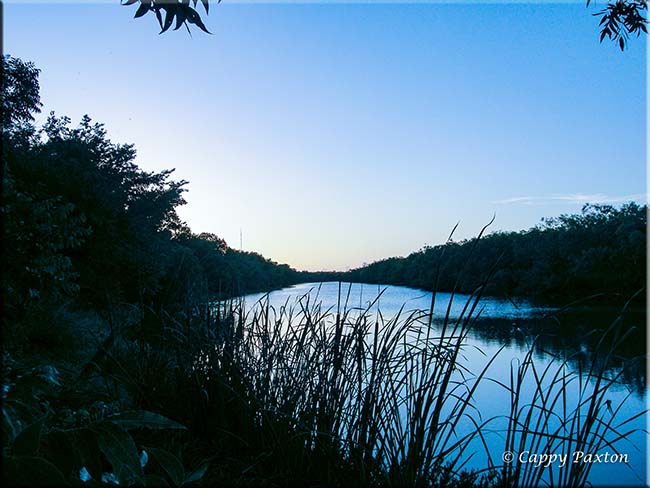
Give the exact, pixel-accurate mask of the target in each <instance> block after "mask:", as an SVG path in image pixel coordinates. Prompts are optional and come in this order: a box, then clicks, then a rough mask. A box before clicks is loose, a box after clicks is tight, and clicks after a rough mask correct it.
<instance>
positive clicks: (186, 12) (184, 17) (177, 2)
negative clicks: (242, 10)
mask: <svg viewBox="0 0 650 488" xmlns="http://www.w3.org/2000/svg"><path fill="white" fill-rule="evenodd" d="M200 1H201V4H202V5H203V9H204V10H205V13H206V14H208V13H209V11H210V3H209V0H200ZM220 2H221V0H217V3H220ZM136 3H139V5H138V8H137V10H136V11H135V16H134V17H135V18H136V19H137V18H139V17H142V16H144V15H146V14H148V13H149V12H153V14H154V15H155V16H156V20H157V21H158V24H159V25H160V29H161V30H160V34H162V33H163V32H166V31H167V30H169V29H170V28H171V26H172V25H174V30H178V29H180V28H181V27H182V26H185V28H186V29H187V31H188V32H190V27H189V26H190V24H192V25H195V26H196V27H198V28H199V29H201V30H202V31H203V32H205V33H207V34H210V33H211V32H210V31H209V30H208V29H207V27H206V26H205V24H204V23H203V20H202V19H201V15H200V14H199V12H198V11H197V10H196V7H197V4H198V3H199V0H124V2H123V3H122V5H125V6H129V5H133V4H136ZM190 4H191V5H190Z"/></svg>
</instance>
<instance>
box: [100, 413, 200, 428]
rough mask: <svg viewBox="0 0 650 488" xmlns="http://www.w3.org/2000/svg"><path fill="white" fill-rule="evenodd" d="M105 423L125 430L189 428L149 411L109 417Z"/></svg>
mask: <svg viewBox="0 0 650 488" xmlns="http://www.w3.org/2000/svg"><path fill="white" fill-rule="evenodd" d="M104 420H105V421H108V422H112V423H114V424H117V425H119V426H121V427H123V428H125V429H127V430H128V429H143V428H144V429H182V430H187V427H185V426H184V425H181V424H179V423H178V422H175V421H173V420H171V419H168V418H167V417H163V416H162V415H159V414H157V413H153V412H148V411H147V410H129V411H126V412H121V413H118V414H115V415H109V416H108V417H106V418H105V419H104Z"/></svg>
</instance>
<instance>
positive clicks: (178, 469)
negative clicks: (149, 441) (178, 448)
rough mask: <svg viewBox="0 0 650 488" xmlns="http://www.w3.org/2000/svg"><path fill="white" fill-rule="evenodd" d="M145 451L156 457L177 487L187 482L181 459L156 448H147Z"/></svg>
mask: <svg viewBox="0 0 650 488" xmlns="http://www.w3.org/2000/svg"><path fill="white" fill-rule="evenodd" d="M145 449H146V450H147V452H149V453H150V454H151V455H152V456H153V457H154V459H155V460H156V461H157V462H158V464H159V465H160V467H161V468H162V469H163V470H164V471H165V473H167V475H168V476H169V477H170V478H171V480H172V482H173V483H174V484H175V485H176V486H180V485H182V484H183V481H185V469H184V468H183V463H182V462H181V461H180V459H178V458H177V457H176V456H174V455H173V454H172V453H170V452H168V451H165V450H164V449H160V448H155V447H147V448H145Z"/></svg>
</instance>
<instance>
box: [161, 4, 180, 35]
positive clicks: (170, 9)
mask: <svg viewBox="0 0 650 488" xmlns="http://www.w3.org/2000/svg"><path fill="white" fill-rule="evenodd" d="M163 8H164V9H165V24H164V25H163V28H162V30H161V31H160V33H161V34H162V33H163V32H165V31H167V29H169V28H170V27H171V25H172V22H174V16H175V15H176V12H175V10H176V6H175V5H167V6H165V7H163Z"/></svg>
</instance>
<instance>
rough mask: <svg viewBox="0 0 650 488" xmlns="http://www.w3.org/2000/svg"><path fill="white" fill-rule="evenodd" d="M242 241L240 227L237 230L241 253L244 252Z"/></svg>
mask: <svg viewBox="0 0 650 488" xmlns="http://www.w3.org/2000/svg"><path fill="white" fill-rule="evenodd" d="M242 242H243V239H242V233H241V227H240V228H239V250H240V251H243V250H244V245H243V244H242Z"/></svg>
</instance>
